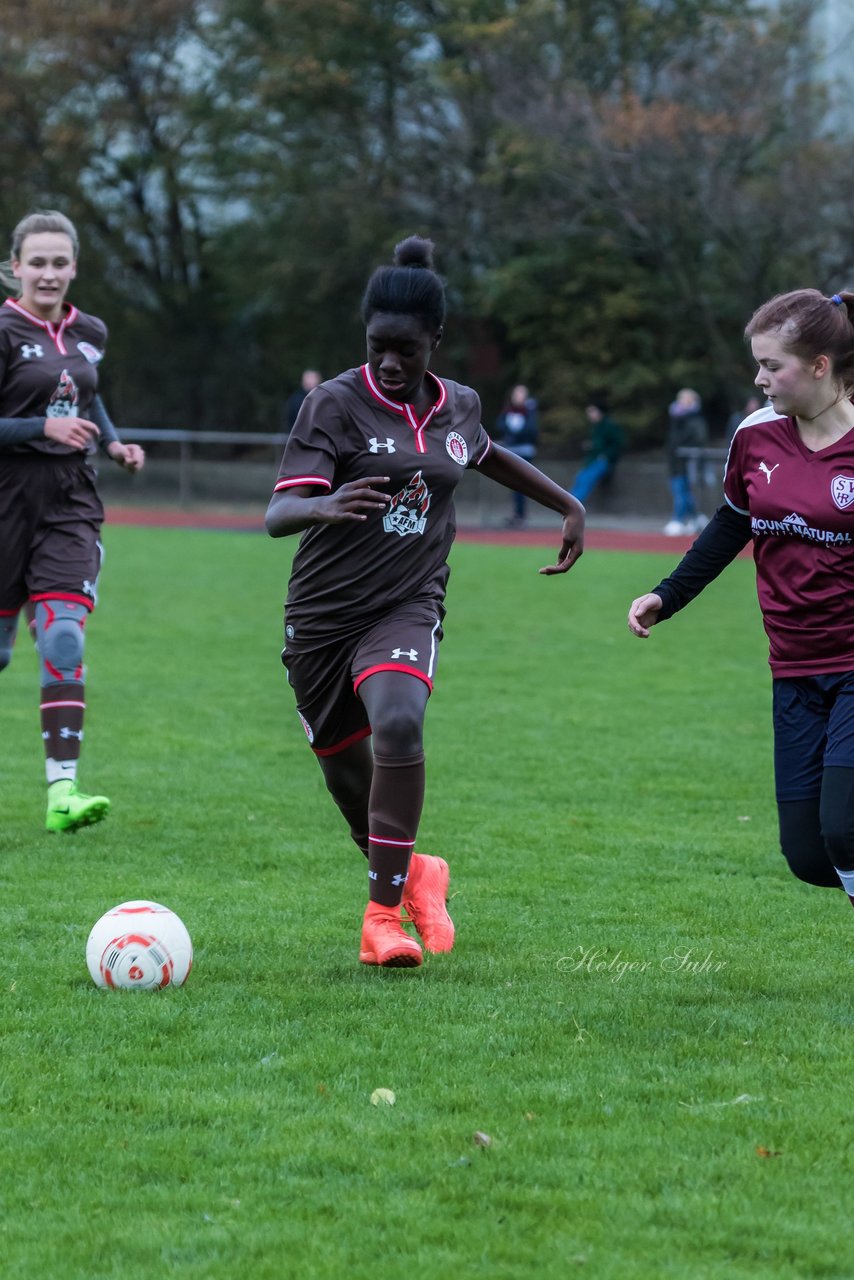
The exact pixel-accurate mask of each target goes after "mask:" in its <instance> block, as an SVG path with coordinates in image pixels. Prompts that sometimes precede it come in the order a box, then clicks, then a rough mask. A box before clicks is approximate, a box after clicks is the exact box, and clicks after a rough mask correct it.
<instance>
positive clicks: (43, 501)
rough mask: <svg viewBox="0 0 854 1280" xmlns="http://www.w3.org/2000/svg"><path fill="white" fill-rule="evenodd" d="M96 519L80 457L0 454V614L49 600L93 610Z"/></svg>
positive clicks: (89, 475)
mask: <svg viewBox="0 0 854 1280" xmlns="http://www.w3.org/2000/svg"><path fill="white" fill-rule="evenodd" d="M103 519H104V508H103V506H102V505H101V500H100V498H99V497H98V494H97V492H96V490H95V473H94V472H93V471H92V469H91V467H88V466H87V465H86V463H85V462H84V461H83V459H82V457H80V458H77V457H73V456H72V457H69V456H66V455H63V456H51V455H50V454H44V453H36V451H35V450H33V451H32V453H30V454H23V453H4V454H0V547H2V549H3V551H2V555H0V613H5V614H12V613H17V612H18V610H19V609H20V608H21V606H22V605H23V604H24V602H25V601H26V600H39V599H42V598H44V597H45V596H48V597H53V596H56V595H59V596H70V597H72V598H74V599H79V600H80V602H81V603H83V604H86V605H88V607H89V608H90V609H91V608H94V605H95V592H96V586H97V582H98V572H99V570H100V568H101V544H100V542H99V540H98V539H99V535H100V532H101V524H102V521H103Z"/></svg>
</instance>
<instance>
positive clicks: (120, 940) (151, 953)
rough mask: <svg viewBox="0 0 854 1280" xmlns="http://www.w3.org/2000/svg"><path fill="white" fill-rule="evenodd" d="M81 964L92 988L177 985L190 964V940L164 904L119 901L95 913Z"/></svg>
mask: <svg viewBox="0 0 854 1280" xmlns="http://www.w3.org/2000/svg"><path fill="white" fill-rule="evenodd" d="M86 964H87V966H88V968H89V972H90V974H91V975H92V981H93V982H94V983H95V985H96V986H98V987H124V988H126V989H127V990H130V991H157V990H158V989H159V988H160V987H168V986H174V987H180V986H181V984H182V983H184V982H186V980H187V977H188V975H189V972H190V969H191V968H192V966H193V944H192V942H191V941H190V935H189V933H188V932H187V930H186V928H185V927H184V924H183V922H182V921H181V920H179V919H178V917H177V916H176V915H175V912H174V911H170V910H169V908H168V907H161V906H160V904H159V903H157V902H144V901H140V902H122V903H120V904H119V905H118V906H117V907H113V909H112V911H108V912H107V913H106V915H103V916H101V919H100V920H99V921H98V922H97V923H96V924H95V926H94V928H93V929H92V932H91V933H90V934H89V939H88V941H87V943H86Z"/></svg>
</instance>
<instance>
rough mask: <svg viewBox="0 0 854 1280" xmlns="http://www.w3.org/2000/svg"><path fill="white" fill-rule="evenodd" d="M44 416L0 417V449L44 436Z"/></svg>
mask: <svg viewBox="0 0 854 1280" xmlns="http://www.w3.org/2000/svg"><path fill="white" fill-rule="evenodd" d="M44 424H45V420H44V418H0V449H8V448H11V446H12V445H16V444H24V443H25V442H26V441H27V440H40V439H41V438H42V437H43V436H44Z"/></svg>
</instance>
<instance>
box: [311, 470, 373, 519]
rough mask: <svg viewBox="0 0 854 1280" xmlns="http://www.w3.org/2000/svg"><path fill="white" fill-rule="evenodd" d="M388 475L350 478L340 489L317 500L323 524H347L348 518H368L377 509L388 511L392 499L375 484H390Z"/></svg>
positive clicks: (319, 515) (318, 511) (318, 512)
mask: <svg viewBox="0 0 854 1280" xmlns="http://www.w3.org/2000/svg"><path fill="white" fill-rule="evenodd" d="M388 481H389V477H388V476H365V478H364V479H363V480H350V481H348V483H347V484H342V486H341V488H340V489H336V490H335V492H334V493H330V494H328V495H327V496H326V497H325V498H318V500H317V507H316V510H317V514H318V517H319V519H320V523H321V524H345V523H346V522H347V521H348V520H367V518H368V516H370V515H374V514H375V513H376V512H377V511H387V510H388V504H389V502H390V501H391V499H390V498H389V495H388V494H387V493H383V492H382V490H381V489H377V488H375V487H374V486H375V485H380V484H388Z"/></svg>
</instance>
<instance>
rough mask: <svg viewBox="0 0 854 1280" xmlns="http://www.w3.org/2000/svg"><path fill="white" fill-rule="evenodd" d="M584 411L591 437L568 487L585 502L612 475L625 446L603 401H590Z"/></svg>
mask: <svg viewBox="0 0 854 1280" xmlns="http://www.w3.org/2000/svg"><path fill="white" fill-rule="evenodd" d="M585 413H586V414H587V421H588V422H589V423H590V439H589V440H588V442H587V448H586V449H585V452H584V460H583V464H582V467H581V470H580V471H579V472H578V475H577V476H576V477H575V480H574V481H573V484H572V488H571V489H570V493H571V494H572V495H573V497H575V498H577V499H578V501H579V502H586V501H587V499H588V498H589V497H590V494H591V493H592V492H593V490H594V489H595V488H596V486H597V485H600V484H602V483H603V482H604V481H606V480H609V479H610V477H611V476H612V475H613V474H614V468H615V467H616V465H617V463H618V461H619V459H620V455H621V454H622V452H623V445H624V436H623V428H622V427H621V426H619V425H618V424H617V423H616V422H615V421H614V419H613V418H612V417H611V415H610V413H609V412H608V406H607V404H606V403H605V401H604V400H591V402H590V404H589V405H588V406H587V408H586V409H585Z"/></svg>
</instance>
